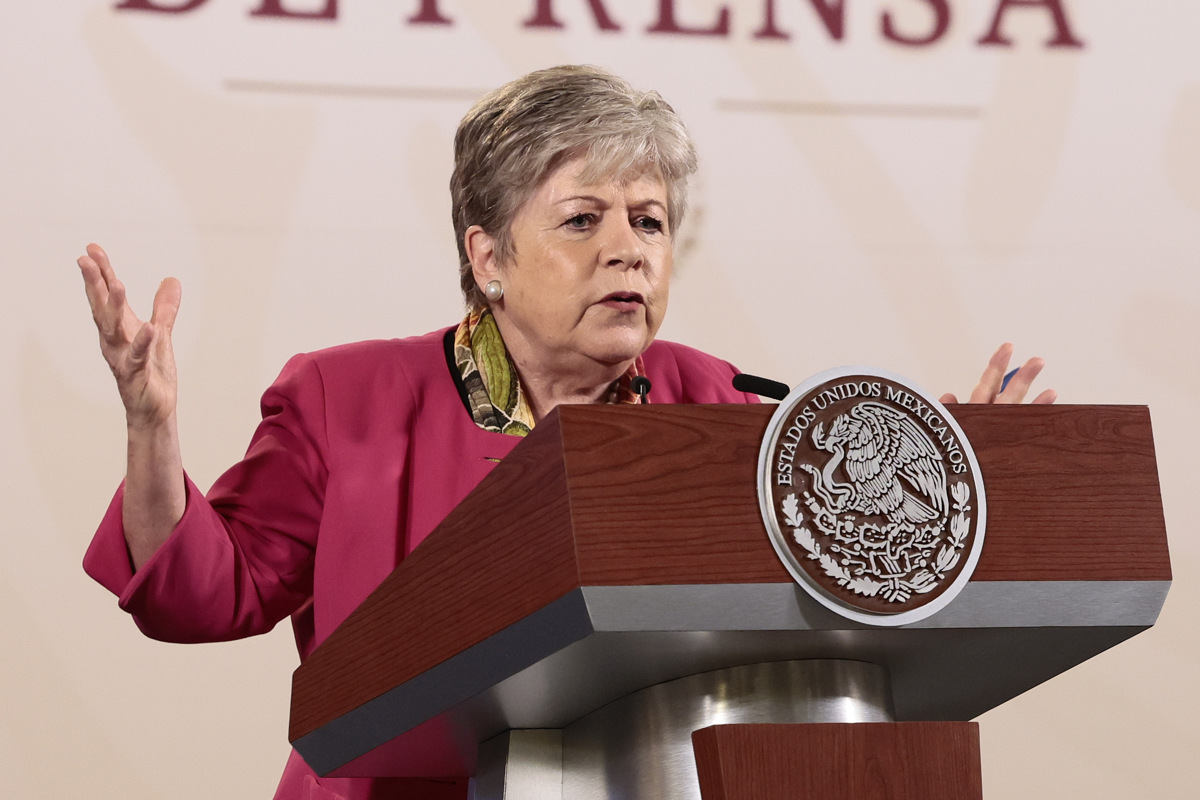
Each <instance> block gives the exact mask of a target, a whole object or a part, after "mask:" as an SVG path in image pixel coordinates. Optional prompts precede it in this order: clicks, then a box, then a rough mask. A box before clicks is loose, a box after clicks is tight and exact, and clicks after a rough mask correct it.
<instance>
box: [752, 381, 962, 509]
mask: <svg viewBox="0 0 1200 800" xmlns="http://www.w3.org/2000/svg"><path fill="white" fill-rule="evenodd" d="M852 397H862V398H881V399H883V400H886V401H888V402H889V403H894V404H896V405H898V406H900V407H902V408H906V409H908V410H909V411H911V412H912V413H913V415H914V416H916V417H917V418H918V419H920V420H921V421H922V422H924V423H925V425H926V426H927V427H928V428H929V432H930V433H931V434H932V435H933V437H934V438H935V439H936V440H937V442H938V444H940V445H941V446H942V449H943V451H944V453H945V458H946V460H947V461H949V462H950V469H951V471H952V472H954V473H957V474H961V473H963V472H966V471H967V464H966V457H965V456H964V455H963V451H962V448H961V447H959V444H958V439H957V438H956V437H955V435H954V431H952V430H951V429H950V426H949V425H948V424H946V421H945V420H943V419H942V417H941V415H940V414H938V413H937V410H936V409H935V408H933V406H931V405H929V404H928V403H926V402H924V401H922V400H921V399H919V398H918V397H916V396H914V395H913V394H912V393H911V392H906V391H904V390H903V389H897V388H896V387H894V386H884V385H883V384H881V383H879V382H878V381H847V382H846V383H840V384H837V385H836V386H832V387H830V388H828V389H822V390H821V391H820V392H819V393H818V394H816V395H813V397H812V398H810V399H809V401H808V402H807V403H805V405H804V408H802V409H800V411H799V412H798V413H797V414H796V416H794V417H793V418H792V424H791V425H790V426H788V428H787V430H785V431H784V432H783V434H782V435H781V436H780V437H779V442H778V445H777V449H776V458H775V485H776V486H791V485H792V462H793V461H794V460H795V458H796V448H797V447H798V446H799V444H800V442H801V440H802V439H803V438H804V434H805V432H806V431H807V430H808V429H809V427H810V426H811V425H812V424H813V422H814V421H815V420H816V418H817V412H818V411H824V410H825V409H827V408H828V407H829V405H830V404H831V403H836V402H839V401H841V400H848V399H850V398H852Z"/></svg>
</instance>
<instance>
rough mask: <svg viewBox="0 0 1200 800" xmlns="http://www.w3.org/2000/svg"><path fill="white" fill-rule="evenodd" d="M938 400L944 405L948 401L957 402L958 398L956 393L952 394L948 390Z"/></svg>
mask: <svg viewBox="0 0 1200 800" xmlns="http://www.w3.org/2000/svg"><path fill="white" fill-rule="evenodd" d="M938 402H939V403H941V404H942V405H946V404H947V403H957V402H958V398H957V397H955V396H954V395H952V394H950V393H949V392H947V393H946V394H944V395H942V396H941V397H939V398H938Z"/></svg>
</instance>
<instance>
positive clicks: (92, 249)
mask: <svg viewBox="0 0 1200 800" xmlns="http://www.w3.org/2000/svg"><path fill="white" fill-rule="evenodd" d="M87 254H88V255H89V256H91V257H92V260H93V261H95V262H96V268H97V269H99V270H100V277H101V278H103V279H104V282H105V284H107V285H110V286H111V285H112V282H113V280H115V279H116V277H117V273H116V271H115V270H113V268H112V264H111V263H110V262H109V260H108V253H106V252H104V248H103V247H101V246H100V245H98V244H96V243H95V242H93V243H92V244H89V245H88V246H87Z"/></svg>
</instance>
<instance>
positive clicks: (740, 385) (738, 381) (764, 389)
mask: <svg viewBox="0 0 1200 800" xmlns="http://www.w3.org/2000/svg"><path fill="white" fill-rule="evenodd" d="M733 388H735V389H737V390H738V391H739V392H748V393H750V394H757V395H761V396H762V397H770V398H771V399H772V400H783V399H784V398H786V397H787V396H788V395H789V394H791V391H792V389H791V387H790V386H788V385H787V384H786V383H780V382H779V381H773V380H770V379H769V378H760V377H758V376H757V375H747V374H746V373H744V372H739V373H738V374H737V375H734V376H733Z"/></svg>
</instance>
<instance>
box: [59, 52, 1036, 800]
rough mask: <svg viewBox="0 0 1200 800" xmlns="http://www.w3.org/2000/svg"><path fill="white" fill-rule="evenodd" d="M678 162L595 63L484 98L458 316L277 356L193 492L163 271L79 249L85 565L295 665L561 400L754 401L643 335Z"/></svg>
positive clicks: (706, 367) (671, 235)
mask: <svg viewBox="0 0 1200 800" xmlns="http://www.w3.org/2000/svg"><path fill="white" fill-rule="evenodd" d="M695 169H696V156H695V150H694V147H693V145H692V143H691V140H690V138H689V137H688V135H687V132H686V131H685V129H684V127H683V125H682V123H681V122H680V120H679V118H678V117H677V116H676V115H675V113H674V111H673V110H672V109H671V108H670V106H668V105H667V104H666V103H665V102H664V101H663V100H662V98H660V97H659V96H658V95H657V94H655V93H643V92H637V91H635V90H633V89H632V88H631V87H629V85H628V84H626V83H625V82H624V81H622V80H620V79H619V78H616V77H615V76H613V75H610V74H608V73H606V72H603V71H601V70H597V69H594V68H586V67H560V68H556V69H551V70H545V71H541V72H536V73H533V74H531V75H527V76H525V77H523V78H520V79H518V80H517V81H514V82H513V83H511V84H508V85H507V86H504V87H502V88H501V89H499V90H497V91H496V92H494V93H492V94H490V95H488V96H487V97H484V98H483V99H482V100H480V101H479V103H477V104H476V105H475V107H474V108H472V109H471V111H470V112H468V114H467V116H466V117H465V118H464V119H463V121H462V123H461V125H460V127H459V130H458V133H457V135H456V138H455V170H454V175H453V178H452V180H451V193H452V197H453V216H454V228H455V234H456V236H457V238H458V246H459V255H460V276H461V283H462V288H463V293H464V296H465V299H466V303H467V307H468V314H467V316H466V318H465V319H464V320H463V321H462V322H461V323H459V325H458V326H456V327H451V328H448V329H445V330H443V331H436V332H434V333H431V334H427V335H425V336H421V337H416V338H411V339H401V340H391V341H374V342H362V343H358V344H351V345H346V346H342V347H337V348H332V349H330V350H325V351H320V352H317V353H312V354H307V355H302V356H297V357H295V358H293V359H292V360H291V361H290V362H289V363H288V364H287V366H285V367H284V370H283V372H282V374H281V375H280V377H279V379H278V380H277V381H276V382H275V384H274V385H272V386H271V387H270V388H269V389H268V390H267V392H266V393H265V395H264V397H263V402H262V409H263V421H262V423H261V425H260V426H259V428H258V430H257V432H256V433H255V435H254V438H253V440H252V441H251V444H250V447H249V449H248V451H247V454H246V457H245V459H244V460H243V461H242V462H240V463H239V464H237V465H236V466H234V467H233V468H232V469H231V470H229V472H227V473H226V474H225V475H223V476H222V477H221V478H219V479H218V480H217V482H216V483H215V484H214V486H213V487H212V489H211V490H210V492H209V493H208V495H207V497H205V496H204V495H202V494H201V492H200V491H199V490H198V489H197V488H196V487H195V486H194V485H193V484H192V483H191V482H190V481H189V480H188V478H187V476H186V473H185V472H184V469H183V465H182V461H181V458H180V450H179V442H178V434H177V426H176V410H175V409H176V403H175V401H176V377H175V364H174V359H173V356H172V350H171V329H172V326H173V324H174V321H175V316H176V313H177V312H178V309H179V303H180V287H179V283H178V282H177V281H175V280H174V279H170V278H169V279H167V280H165V281H164V282H163V284H162V285H161V287H160V288H159V291H158V293H157V295H156V296H155V299H154V309H153V314H152V316H151V318H150V320H149V321H148V322H142V321H141V320H139V319H138V318H137V317H136V316H135V315H134V313H133V312H132V311H131V310H130V308H129V307H128V305H127V304H126V302H125V292H124V288H123V287H122V285H121V283H120V281H118V280H117V278H116V275H115V273H114V271H113V268H112V266H111V265H110V264H109V261H108V258H107V256H106V255H105V253H104V251H103V250H101V249H100V248H99V247H97V246H95V245H90V246H89V247H88V249H87V255H85V256H83V257H82V258H80V259H79V266H80V269H81V270H82V272H83V276H84V281H85V285H86V289H87V295H88V300H89V302H90V304H91V307H92V313H93V317H94V318H95V320H96V324H97V327H98V328H99V330H100V340H101V349H102V351H103V353H104V356H105V358H106V360H107V361H108V363H109V365H110V366H111V367H112V370H113V373H114V376H115V377H116V380H117V386H118V389H119V391H120V394H121V398H122V400H123V402H124V404H125V409H126V421H127V427H128V437H129V448H128V465H127V474H126V479H125V483H124V485H123V487H122V489H121V490H119V491H118V492H117V495H116V497H115V498H114V500H113V502H112V505H111V506H110V508H109V511H108V514H107V515H106V517H105V519H104V521H103V523H102V524H101V526H100V529H99V530H98V532H97V534H96V537H95V539H94V541H93V543H92V545H91V547H90V549H89V550H88V553H87V556H86V558H85V568H86V569H87V571H88V572H89V574H91V575H92V576H93V577H95V578H96V579H97V580H98V581H100V582H101V583H103V584H104V585H105V586H107V587H108V588H109V589H111V590H112V591H113V592H114V593H116V594H117V595H119V596H120V603H121V607H122V608H124V609H126V610H127V611H129V612H130V613H132V614H133V616H134V618H135V620H136V621H137V624H138V625H139V626H140V627H141V628H142V630H143V631H145V632H146V633H147V634H148V635H150V636H153V637H156V638H160V639H166V640H170V641H181V642H195V641H214V640H225V639H232V638H237V637H242V636H249V635H252V634H255V633H261V632H264V631H267V630H269V629H271V628H272V627H273V626H274V625H275V624H276V623H277V622H278V621H279V620H281V619H283V618H284V617H287V616H290V617H291V618H292V625H293V628H294V631H295V634H296V641H297V646H298V649H299V651H300V657H301V659H302V660H303V659H304V658H305V657H307V655H308V654H309V653H310V652H311V651H312V650H313V648H314V647H316V646H317V645H318V644H320V642H321V641H323V640H324V638H325V637H326V636H328V635H329V633H330V632H331V631H332V630H333V629H334V628H335V627H336V626H337V625H338V624H339V623H340V622H341V621H342V620H343V619H345V618H346V616H348V615H349V613H350V612H351V611H352V610H353V609H354V608H355V607H356V606H357V605H358V604H359V603H360V602H362V600H363V599H364V598H365V597H366V596H367V594H369V593H370V591H371V590H372V589H373V588H374V587H375V586H376V585H378V584H379V583H380V581H382V580H383V578H384V577H386V576H387V575H388V574H389V573H390V572H391V571H392V569H393V568H394V567H395V565H396V564H397V563H399V562H400V561H401V560H402V559H403V558H404V557H405V555H406V554H407V553H409V552H411V551H412V549H413V548H414V547H416V546H417V545H418V544H419V543H420V542H421V540H422V539H423V538H424V537H425V536H426V535H427V534H428V533H429V532H430V531H431V530H432V529H433V528H434V527H435V526H436V525H437V524H438V523H439V522H440V521H441V520H442V518H443V517H444V516H445V515H446V514H447V513H448V512H449V511H450V509H452V508H453V507H454V506H455V505H456V504H457V503H458V502H459V501H460V500H461V499H462V498H463V497H465V496H466V494H467V493H468V492H469V491H470V490H471V489H472V488H473V487H474V486H475V485H476V484H477V483H478V482H479V481H480V480H481V479H482V478H483V476H484V475H485V474H486V473H487V472H488V471H489V470H490V469H491V468H492V467H493V466H494V464H495V463H496V461H497V460H499V459H500V458H503V457H504V456H505V455H506V454H507V453H508V452H509V451H510V450H511V449H512V447H513V446H514V445H515V444H516V442H518V441H519V440H520V437H521V436H523V435H524V434H526V433H528V432H529V430H530V429H531V428H533V427H534V426H535V425H536V424H537V423H538V421H539V420H541V419H543V418H544V417H545V416H546V414H548V413H550V411H552V410H553V409H554V408H555V407H557V406H558V405H560V404H562V403H613V402H617V403H635V402H638V401H639V398H638V396H637V394H635V392H634V391H633V383H634V379H635V378H637V377H638V376H645V377H647V378H648V379H649V381H650V382H651V385H652V387H653V388H652V395H651V396H652V398H653V400H654V402H659V403H718V402H724V403H729V402H733V403H741V402H750V401H753V398H751V397H749V396H746V395H743V394H741V393H739V392H736V391H734V390H733V389H732V387H731V385H730V380H731V378H732V376H733V375H734V373H735V370H734V369H733V368H732V367H731V366H730V365H729V364H727V363H725V362H723V361H720V360H717V359H715V358H712V357H710V356H707V355H704V354H702V353H699V352H698V351H695V350H692V349H690V348H686V347H682V346H680V345H675V344H670V343H665V342H655V341H654V337H655V334H656V333H657V331H658V328H659V326H660V325H661V323H662V319H663V314H664V312H665V310H666V305H667V295H668V288H669V279H670V275H671V267H672V252H673V243H674V240H675V236H676V233H677V231H678V229H679V226H680V224H681V223H682V221H683V218H684V214H685V211H686V185H687V179H688V177H689V176H690V175H691V174H692V173H693V172H694V171H695ZM1007 361H1008V353H1007V351H1005V350H1004V349H1002V350H1001V351H1000V352H999V353H997V356H996V357H995V358H994V359H993V362H992V364H991V365H990V367H989V372H987V373H985V377H984V382H983V383H982V384H981V387H980V388H979V389H977V395H978V398H973V399H997V400H1000V401H1013V402H1019V401H1020V399H1021V397H1022V396H1023V395H1024V393H1025V391H1026V389H1028V386H1029V384H1030V382H1031V381H1032V380H1033V378H1034V377H1035V376H1036V374H1037V372H1038V371H1039V370H1040V368H1041V364H1040V361H1038V360H1035V361H1032V362H1030V363H1029V364H1026V365H1025V367H1023V368H1022V369H1021V371H1020V372H1018V374H1017V376H1016V378H1014V379H1013V381H1012V382H1011V383H1010V385H1009V388H1008V389H1007V390H1006V391H1004V392H1003V393H1001V392H1000V391H999V385H1000V376H1001V375H1002V374H1003V372H1004V369H1005V368H1006V366H1007ZM1052 399H1053V398H1052V397H1050V396H1047V395H1043V396H1041V397H1039V400H1041V401H1043V402H1046V401H1049V400H1052ZM444 791H449V792H450V793H449V794H445V793H444ZM439 792H443V793H439ZM463 793H464V789H463V784H461V783H460V784H454V785H452V786H450V787H448V788H447V787H445V786H443V787H441V789H439V788H438V787H436V786H435V785H433V784H425V785H420V786H418V785H417V784H403V783H402V782H397V781H389V780H374V781H372V780H366V779H340V780H318V779H317V778H316V776H315V775H314V774H313V773H312V771H311V770H309V768H308V767H307V765H305V764H304V763H303V761H302V760H300V759H299V757H298V756H297V755H296V754H295V753H293V754H292V758H291V760H290V761H289V763H288V765H287V768H286V770H285V773H284V777H283V781H282V783H281V785H280V788H279V791H278V793H277V794H276V797H278V798H297V797H329V798H333V797H344V798H351V799H357V798H373V797H384V796H387V797H398V796H400V797H435V796H462V795H463Z"/></svg>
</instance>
